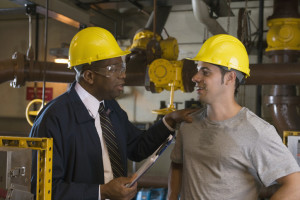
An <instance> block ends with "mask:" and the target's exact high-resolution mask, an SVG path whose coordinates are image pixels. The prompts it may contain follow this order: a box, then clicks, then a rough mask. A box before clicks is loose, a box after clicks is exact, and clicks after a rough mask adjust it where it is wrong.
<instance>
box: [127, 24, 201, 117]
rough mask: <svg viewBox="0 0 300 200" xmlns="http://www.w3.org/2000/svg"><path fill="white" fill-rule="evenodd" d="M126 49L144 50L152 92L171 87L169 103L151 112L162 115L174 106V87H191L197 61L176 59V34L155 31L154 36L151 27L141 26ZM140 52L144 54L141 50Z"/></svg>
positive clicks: (183, 89)
mask: <svg viewBox="0 0 300 200" xmlns="http://www.w3.org/2000/svg"><path fill="white" fill-rule="evenodd" d="M128 49H130V50H131V51H133V52H136V51H137V50H138V51H139V52H141V51H143V52H145V54H146V60H147V70H146V77H147V78H146V80H147V79H149V81H150V90H151V91H152V92H157V93H159V92H162V91H163V90H164V89H165V90H168V91H171V94H170V105H169V107H168V108H164V109H161V110H153V111H152V112H153V113H156V114H159V115H165V114H167V113H169V112H172V111H174V110H175V106H174V104H173V99H174V91H175V90H178V89H180V90H181V91H182V92H192V91H193V89H194V83H192V81H191V77H192V76H193V75H194V74H195V73H196V65H195V63H194V62H193V61H189V60H177V58H178V53H179V49H178V43H177V40H176V39H175V38H173V37H168V38H167V39H164V40H163V39H162V38H161V36H159V35H157V34H155V36H154V33H153V32H152V31H150V30H142V31H140V32H138V33H137V34H136V35H135V36H134V38H133V43H132V45H131V46H130V47H129V48H128ZM139 54H140V55H143V53H139ZM128 68H129V67H128Z"/></svg>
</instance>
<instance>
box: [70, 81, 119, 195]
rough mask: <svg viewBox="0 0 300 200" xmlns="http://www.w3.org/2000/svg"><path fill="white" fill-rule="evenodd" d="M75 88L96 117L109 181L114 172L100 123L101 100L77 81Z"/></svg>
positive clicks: (105, 180)
mask: <svg viewBox="0 0 300 200" xmlns="http://www.w3.org/2000/svg"><path fill="white" fill-rule="evenodd" d="M75 90H76V92H77V94H78V95H79V97H80V99H81V101H82V102H83V104H84V105H85V107H86V109H87V110H88V112H89V114H90V116H91V117H93V118H94V119H95V127H96V130H97V132H98V135H99V139H100V143H101V148H102V160H103V170H104V182H105V183H108V182H109V181H111V180H112V179H113V177H114V176H113V172H112V169H111V164H110V160H109V155H108V151H107V147H106V144H105V142H104V138H103V136H102V128H101V125H100V116H99V112H98V110H99V105H100V103H101V102H103V104H104V101H101V102H99V101H98V100H97V99H96V98H95V97H94V96H93V95H91V94H90V93H88V92H87V91H86V90H85V89H83V88H82V87H81V85H80V84H79V83H76V85H75ZM99 200H101V195H100V186H99Z"/></svg>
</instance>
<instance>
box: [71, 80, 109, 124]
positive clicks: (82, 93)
mask: <svg viewBox="0 0 300 200" xmlns="http://www.w3.org/2000/svg"><path fill="white" fill-rule="evenodd" d="M75 90H76V92H77V94H78V96H79V97H80V99H81V101H82V102H83V104H84V105H85V107H86V109H87V110H88V111H89V114H90V115H91V117H93V118H94V119H95V118H96V116H97V115H98V109H99V105H100V103H101V102H102V103H103V105H104V106H105V104H104V101H103V100H102V101H98V99H96V98H95V97H94V96H93V95H91V94H90V93H88V92H87V91H86V90H85V89H84V88H83V87H82V86H81V85H80V84H79V83H78V82H76V85H75Z"/></svg>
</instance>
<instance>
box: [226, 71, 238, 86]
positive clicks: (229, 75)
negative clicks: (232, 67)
mask: <svg viewBox="0 0 300 200" xmlns="http://www.w3.org/2000/svg"><path fill="white" fill-rule="evenodd" d="M225 75H226V76H225V80H226V82H225V84H229V83H230V84H232V83H233V84H235V79H236V74H235V72H234V71H230V72H227V73H226V74H225Z"/></svg>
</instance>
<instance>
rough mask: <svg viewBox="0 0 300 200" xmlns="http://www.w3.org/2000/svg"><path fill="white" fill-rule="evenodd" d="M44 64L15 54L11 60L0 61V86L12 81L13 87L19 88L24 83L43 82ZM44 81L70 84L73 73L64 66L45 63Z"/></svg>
mask: <svg viewBox="0 0 300 200" xmlns="http://www.w3.org/2000/svg"><path fill="white" fill-rule="evenodd" d="M43 69H44V62H40V61H28V60H26V58H25V55H24V54H21V53H15V54H14V55H13V59H11V60H4V61H0V84H1V83H4V82H7V81H12V82H11V83H12V84H11V85H12V86H13V87H21V86H23V85H25V82H26V81H43ZM45 80H46V81H48V82H61V83H70V82H72V81H74V80H75V72H74V71H73V70H70V69H68V68H67V65H66V64H58V63H53V62H47V72H46V79H45Z"/></svg>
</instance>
